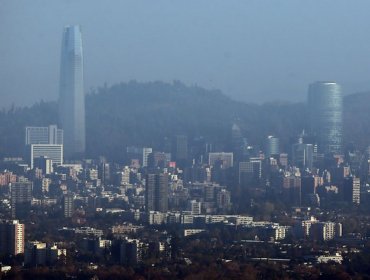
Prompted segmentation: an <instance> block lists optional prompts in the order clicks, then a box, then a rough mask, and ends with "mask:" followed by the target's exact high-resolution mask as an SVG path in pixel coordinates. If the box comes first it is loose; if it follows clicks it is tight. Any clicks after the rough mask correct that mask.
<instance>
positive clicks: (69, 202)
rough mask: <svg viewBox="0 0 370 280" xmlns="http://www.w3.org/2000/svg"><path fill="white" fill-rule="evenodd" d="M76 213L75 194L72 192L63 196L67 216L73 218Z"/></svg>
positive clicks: (64, 211) (64, 212) (65, 215)
mask: <svg viewBox="0 0 370 280" xmlns="http://www.w3.org/2000/svg"><path fill="white" fill-rule="evenodd" d="M73 213H74V196H73V194H71V193H68V194H65V195H64V196H63V214H64V217H65V218H71V217H72V216H73Z"/></svg>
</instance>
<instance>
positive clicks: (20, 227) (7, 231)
mask: <svg viewBox="0 0 370 280" xmlns="http://www.w3.org/2000/svg"><path fill="white" fill-rule="evenodd" d="M23 252H24V224H21V223H19V221H18V220H12V221H1V222H0V255H12V256H15V255H18V254H22V253H23Z"/></svg>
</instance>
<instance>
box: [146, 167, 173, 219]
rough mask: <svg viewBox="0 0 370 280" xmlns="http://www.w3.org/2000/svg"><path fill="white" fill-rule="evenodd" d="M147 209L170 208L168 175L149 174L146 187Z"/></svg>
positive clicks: (162, 210) (165, 209) (161, 209)
mask: <svg viewBox="0 0 370 280" xmlns="http://www.w3.org/2000/svg"><path fill="white" fill-rule="evenodd" d="M145 206H146V211H148V212H149V211H159V212H167V210H168V175H167V173H162V174H148V175H147V177H146V189H145Z"/></svg>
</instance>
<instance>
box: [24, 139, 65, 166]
mask: <svg viewBox="0 0 370 280" xmlns="http://www.w3.org/2000/svg"><path fill="white" fill-rule="evenodd" d="M30 149H31V159H30V164H31V169H33V168H34V167H35V161H37V160H38V159H39V158H40V157H45V158H48V159H51V160H52V164H56V165H61V164H63V145H51V144H32V145H31V147H30Z"/></svg>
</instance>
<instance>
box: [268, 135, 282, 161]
mask: <svg viewBox="0 0 370 280" xmlns="http://www.w3.org/2000/svg"><path fill="white" fill-rule="evenodd" d="M265 150H266V157H270V156H273V155H278V154H280V142H279V138H277V137H274V136H271V135H270V136H268V137H267V138H266V142H265Z"/></svg>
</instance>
